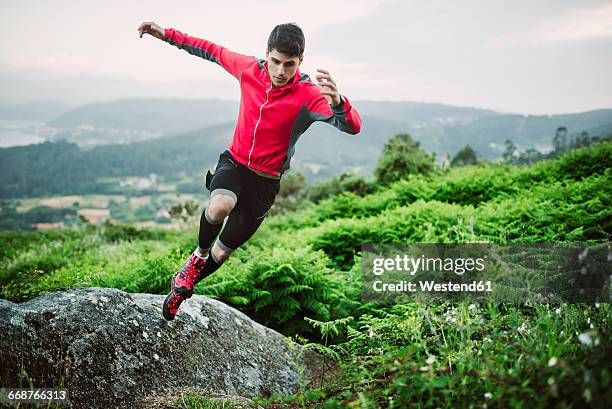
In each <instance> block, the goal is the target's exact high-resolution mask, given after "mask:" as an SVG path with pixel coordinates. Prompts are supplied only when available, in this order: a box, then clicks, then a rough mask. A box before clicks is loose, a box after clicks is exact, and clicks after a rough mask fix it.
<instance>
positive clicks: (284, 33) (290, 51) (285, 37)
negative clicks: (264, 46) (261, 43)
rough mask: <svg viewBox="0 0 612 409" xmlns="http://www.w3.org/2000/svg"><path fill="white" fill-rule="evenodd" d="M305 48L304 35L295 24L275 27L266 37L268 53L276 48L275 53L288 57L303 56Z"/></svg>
mask: <svg viewBox="0 0 612 409" xmlns="http://www.w3.org/2000/svg"><path fill="white" fill-rule="evenodd" d="M305 47H306V44H305V40H304V33H303V32H302V29H301V28H300V27H299V26H298V25H297V24H295V23H286V24H279V25H277V26H276V27H274V29H273V30H272V32H271V33H270V36H269V37H268V51H272V50H273V49H275V48H276V51H278V52H279V53H283V54H287V55H288V56H289V57H299V56H301V55H303V54H304V48H305Z"/></svg>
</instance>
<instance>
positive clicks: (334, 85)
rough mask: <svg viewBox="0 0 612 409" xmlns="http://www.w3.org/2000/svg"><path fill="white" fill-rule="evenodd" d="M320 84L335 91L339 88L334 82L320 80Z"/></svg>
mask: <svg viewBox="0 0 612 409" xmlns="http://www.w3.org/2000/svg"><path fill="white" fill-rule="evenodd" d="M319 86H320V87H325V88H328V89H331V90H334V91H336V90H337V87H336V84H334V83H333V82H319Z"/></svg>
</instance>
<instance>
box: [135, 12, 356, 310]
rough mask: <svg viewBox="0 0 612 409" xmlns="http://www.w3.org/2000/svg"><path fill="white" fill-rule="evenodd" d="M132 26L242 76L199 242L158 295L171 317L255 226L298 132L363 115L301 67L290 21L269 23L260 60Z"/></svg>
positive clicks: (351, 128)
mask: <svg viewBox="0 0 612 409" xmlns="http://www.w3.org/2000/svg"><path fill="white" fill-rule="evenodd" d="M138 33H139V35H140V37H141V38H142V36H143V35H144V34H149V35H151V36H153V37H155V38H158V39H160V40H163V41H165V42H167V43H169V44H171V45H174V46H176V47H177V48H179V49H182V50H185V51H187V52H188V53H189V54H193V55H196V56H198V57H201V58H204V59H206V60H208V61H212V62H214V63H217V64H219V65H220V66H221V67H223V68H224V69H225V70H226V71H227V72H229V73H230V74H231V75H232V76H233V77H234V78H236V79H237V80H238V83H239V84H240V93H241V101H240V113H239V114H238V122H237V124H236V130H235V131H234V137H233V139H232V141H231V142H230V144H229V147H228V149H227V150H226V151H224V152H223V153H221V155H220V156H219V162H218V163H217V167H216V169H215V173H214V174H213V175H212V178H210V179H209V180H207V183H206V185H207V186H206V187H207V188H208V189H209V190H210V202H209V204H208V207H207V208H206V209H205V210H204V212H203V213H202V216H201V217H200V232H199V236H198V247H197V248H196V249H195V250H194V252H193V253H192V254H191V256H190V257H189V259H188V260H187V262H186V263H185V265H184V266H183V268H182V269H181V270H179V271H177V272H176V273H175V274H174V276H173V277H172V281H171V289H172V290H171V292H170V294H169V295H168V296H167V297H166V299H165V300H164V305H163V309H162V314H163V317H164V318H165V319H166V320H173V319H174V316H175V315H176V313H177V312H178V308H179V306H180V304H181V303H182V302H183V301H184V300H185V299H187V298H189V297H191V295H192V294H193V288H194V287H195V285H196V284H197V283H198V282H199V281H200V280H202V279H203V278H205V277H207V276H209V275H210V274H212V273H213V272H215V271H216V270H217V269H218V268H219V267H220V266H221V264H222V263H223V262H224V261H225V260H226V259H227V258H228V257H229V256H230V255H231V254H232V252H233V251H234V250H236V249H237V248H238V247H240V246H241V245H242V244H244V243H245V242H246V241H247V240H248V239H249V238H251V236H252V235H253V234H254V233H255V231H256V230H257V229H258V228H259V226H260V225H261V223H262V221H263V219H264V218H265V217H266V214H267V213H268V210H269V209H270V207H272V204H273V203H274V199H275V197H276V195H277V194H278V191H279V189H280V179H281V176H282V175H283V174H285V173H286V172H287V170H288V169H289V165H290V162H291V157H292V156H293V153H294V151H295V144H296V142H297V141H298V138H299V137H300V135H302V134H303V133H304V132H305V131H306V130H307V129H308V127H309V126H310V125H311V124H312V123H313V122H316V121H323V122H327V123H330V124H332V125H333V126H335V127H336V128H338V129H339V130H341V131H343V132H346V133H349V134H357V133H359V131H360V130H361V118H360V117H359V113H358V112H357V110H356V109H355V107H353V106H352V105H351V104H350V102H349V100H348V98H347V97H346V96H345V95H340V93H339V92H338V88H337V86H336V83H335V82H334V80H333V79H332V77H331V75H330V73H329V72H328V71H327V70H324V69H317V71H318V72H319V74H318V75H317V76H316V78H317V81H318V85H317V84H315V83H313V82H312V81H311V79H310V77H309V76H308V75H306V74H304V73H300V70H299V66H300V65H301V64H302V61H303V59H304V46H305V41H304V33H303V32H302V30H301V29H300V27H298V26H297V25H296V24H295V23H289V24H280V25H277V26H276V27H274V29H273V30H272V32H271V33H270V36H269V38H268V47H267V50H266V59H265V60H264V59H259V58H256V57H250V56H246V55H242V54H238V53H236V52H233V51H230V50H228V49H227V48H225V47H222V46H220V45H217V44H214V43H212V42H210V41H207V40H204V39H201V38H196V37H191V36H189V35H187V34H183V33H181V32H180V31H178V30H175V29H172V28H166V29H164V28H162V27H160V26H159V25H157V24H156V23H154V22H144V23H142V24H141V25H140V26H139V27H138ZM209 176H210V175H209ZM207 179H208V178H207ZM228 215H229V217H228V219H227V222H226V223H225V227H223V222H224V220H225V218H226V217H227V216H228ZM222 227H223V229H222ZM219 232H220V233H221V234H220V235H219V238H217V235H218V234H219ZM215 239H216V240H215ZM213 242H214V245H213Z"/></svg>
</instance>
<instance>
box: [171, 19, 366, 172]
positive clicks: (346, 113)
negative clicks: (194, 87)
mask: <svg viewBox="0 0 612 409" xmlns="http://www.w3.org/2000/svg"><path fill="white" fill-rule="evenodd" d="M165 41H167V42H168V43H170V44H172V45H175V46H176V47H178V48H180V49H183V50H185V51H187V52H188V53H190V54H193V55H197V56H199V57H202V58H204V59H207V60H209V61H212V62H215V63H217V64H219V65H220V66H221V67H223V68H224V69H225V70H226V71H227V72H229V73H230V74H232V75H233V76H234V77H235V78H236V79H237V80H238V82H239V83H240V93H241V99H240V113H239V115H238V122H237V124H236V130H235V131H234V138H233V139H232V141H231V143H230V145H229V151H230V153H231V154H232V156H234V158H235V159H236V160H237V161H238V162H240V163H242V164H243V165H245V166H248V167H250V168H252V169H256V170H259V171H262V172H266V173H269V174H271V175H275V176H280V175H282V174H284V173H285V172H286V171H287V170H288V169H289V165H290V162H291V157H292V156H293V153H294V151H295V144H296V143H297V141H298V138H299V137H300V135H302V134H303V133H304V132H305V131H306V130H307V129H308V127H309V126H310V125H311V124H312V123H313V122H315V121H323V122H327V123H330V124H332V125H333V126H335V127H336V128H338V129H339V130H341V131H344V132H347V133H350V134H356V133H359V131H360V130H361V118H360V117H359V113H358V112H357V110H356V109H355V107H353V106H352V105H351V103H350V102H349V100H348V98H346V96H344V95H342V96H341V100H342V103H341V104H340V106H338V107H336V108H332V107H331V106H330V105H329V103H328V102H327V100H326V99H325V97H324V96H323V94H321V93H320V92H319V90H320V87H319V86H317V85H316V84H314V83H313V82H312V81H311V80H310V77H309V76H308V75H306V74H303V73H300V71H299V68H298V70H297V71H296V73H295V76H294V77H293V78H292V79H291V80H290V81H289V82H288V83H287V84H286V85H284V86H282V87H273V86H272V81H271V80H270V76H269V74H268V71H267V70H268V63H267V61H266V60H262V59H258V58H256V57H250V56H246V55H242V54H238V53H235V52H233V51H230V50H228V49H227V48H225V47H222V46H219V45H217V44H214V43H211V42H210V41H207V40H203V39H201V38H196V37H191V36H189V35H187V34H183V33H181V32H180V31H178V30H175V29H172V28H167V29H166V30H165Z"/></svg>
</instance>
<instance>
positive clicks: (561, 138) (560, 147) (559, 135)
mask: <svg viewBox="0 0 612 409" xmlns="http://www.w3.org/2000/svg"><path fill="white" fill-rule="evenodd" d="M566 138H567V128H566V127H564V126H560V127H558V128H557V132H555V137H554V138H553V146H554V147H555V152H562V151H564V150H565V149H566V148H567V140H566Z"/></svg>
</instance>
